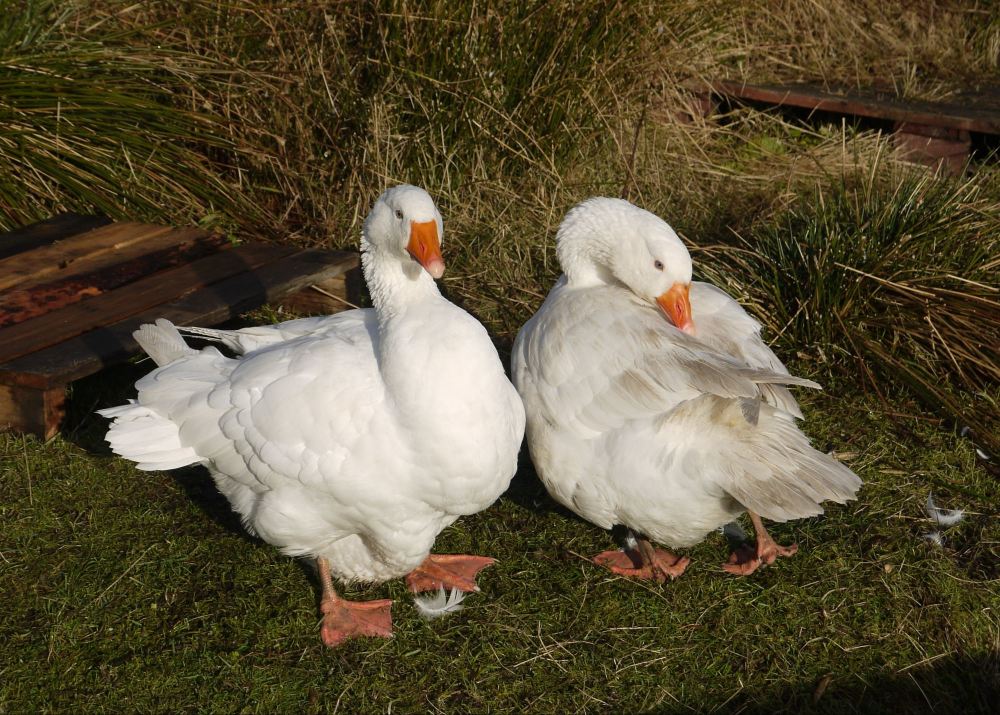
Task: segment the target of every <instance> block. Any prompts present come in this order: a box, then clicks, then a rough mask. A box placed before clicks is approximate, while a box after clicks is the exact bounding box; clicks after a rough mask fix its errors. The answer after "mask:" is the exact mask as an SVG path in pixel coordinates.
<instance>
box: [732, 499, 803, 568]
mask: <svg viewBox="0 0 1000 715" xmlns="http://www.w3.org/2000/svg"><path fill="white" fill-rule="evenodd" d="M747 514H749V515H750V521H751V522H752V523H753V530H754V534H755V535H756V537H757V548H756V550H754V549H751V548H750V547H749V546H748V545H747V544H742V545H741V546H738V547H736V548H735V549H733V553H732V555H731V556H730V557H729V562H728V563H725V564H722V568H723V570H725V571H728V572H729V573H731V574H736V575H737V576H749V575H750V574H752V573H753V572H754V571H756V570H757V569H758V568H759V567H760V566H762V565H765V564H773V563H774V562H775V560H776V559H777V558H778V557H779V556H792V555H794V554H795V552H796V551H798V550H799V546H798V544H792V545H791V546H782V545H781V544H779V543H777V542H776V541H775V540H774V539H772V538H771V535H770V534H769V533H767V529H765V528H764V522H763V521H761V518H760V515H758V514H757V513H756V512H752V511H747Z"/></svg>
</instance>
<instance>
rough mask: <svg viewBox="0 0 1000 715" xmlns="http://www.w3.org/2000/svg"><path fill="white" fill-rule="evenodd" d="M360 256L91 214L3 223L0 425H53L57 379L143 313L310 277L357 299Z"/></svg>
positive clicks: (271, 291)
mask: <svg viewBox="0 0 1000 715" xmlns="http://www.w3.org/2000/svg"><path fill="white" fill-rule="evenodd" d="M359 263H360V261H359V257H358V255H357V254H356V253H342V252H332V251H322V250H301V249H297V248H292V247H282V246H277V245H264V244H246V245H242V246H239V247H237V248H232V247H231V246H230V244H229V243H228V242H227V241H226V240H225V239H224V238H223V237H221V236H218V235H214V234H210V233H208V232H205V231H202V230H200V229H194V228H186V229H173V228H170V227H167V226H152V225H149V224H141V223H116V224H109V223H108V221H107V219H104V218H102V217H93V216H77V215H65V216H58V217H56V218H54V219H51V220H49V221H44V222H42V223H39V224H36V225H33V226H28V227H25V228H23V229H18V230H17V231H14V232H11V233H8V234H4V235H0V363H2V364H0V428H5V427H6V428H12V429H15V430H19V431H21V432H31V433H34V434H37V435H39V436H41V437H43V438H48V437H51V436H52V435H54V434H55V433H56V432H57V431H58V427H59V424H60V422H61V421H62V417H63V414H64V402H65V388H66V385H67V384H69V383H70V382H72V381H73V380H75V379H78V378H80V377H84V376H86V375H90V374H93V373H94V372H97V371H98V370H100V369H101V368H102V367H105V366H107V365H111V364H113V363H116V362H120V361H122V360H125V359H127V358H128V357H130V356H132V355H134V354H135V353H136V352H137V348H138V346H137V345H136V343H135V341H134V339H133V338H132V333H133V332H134V331H135V330H136V328H138V327H139V325H141V324H142V323H146V322H151V321H153V320H156V319H157V318H167V319H168V320H171V321H173V322H174V323H176V324H178V325H214V324H217V323H219V322H222V321H224V320H227V319H230V318H233V317H236V316H237V315H239V314H241V313H244V312H246V311H247V310H249V309H251V308H255V307H257V306H259V305H261V304H263V303H265V302H280V301H287V302H288V303H289V304H294V303H295V299H294V294H295V293H297V292H300V291H302V290H303V289H308V288H309V286H313V285H319V286H320V287H321V288H322V289H323V290H324V291H326V292H327V293H330V294H331V295H330V296H323V298H324V300H326V301H328V302H327V304H326V305H325V306H324V307H325V308H326V311H324V312H335V311H336V310H339V309H342V308H343V307H344V306H345V304H346V303H347V301H348V300H350V299H353V300H357V291H355V292H354V293H350V292H349V291H350V289H351V287H355V288H356V287H357V286H358V285H360V283H361V280H360V269H359ZM312 292H314V293H316V295H322V294H321V293H319V292H316V291H312ZM348 295H350V296H351V298H348ZM311 300H312V298H311V297H310V298H309V299H307V302H309V301H311Z"/></svg>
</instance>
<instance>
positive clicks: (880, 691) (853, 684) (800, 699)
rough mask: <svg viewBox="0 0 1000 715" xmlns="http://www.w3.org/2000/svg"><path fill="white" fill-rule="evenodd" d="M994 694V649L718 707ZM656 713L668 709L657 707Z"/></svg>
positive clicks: (993, 697) (963, 708)
mask: <svg viewBox="0 0 1000 715" xmlns="http://www.w3.org/2000/svg"><path fill="white" fill-rule="evenodd" d="M998 698H1000V652H997V651H988V652H984V653H978V654H968V655H956V656H948V657H945V658H939V659H938V660H935V661H933V662H929V663H927V664H926V665H923V666H918V667H914V668H910V669H909V670H906V671H904V672H897V673H882V674H871V675H864V676H858V675H847V676H838V675H837V674H835V673H831V674H830V675H829V676H824V677H823V678H821V679H820V680H819V681H816V682H802V683H799V684H797V685H793V686H789V687H787V688H783V689H779V690H777V691H776V692H774V693H771V694H768V695H767V696H764V697H761V696H760V695H755V696H750V697H748V698H747V699H746V700H744V701H743V702H742V703H741V702H739V698H736V699H734V700H733V701H732V702H730V703H728V704H727V705H726V706H725V707H724V708H723V709H722V710H721V711H723V712H734V713H735V712H740V713H762V714H763V713H838V714H839V713H907V714H910V713H994V712H996V705H997V702H998V700H997V699H998ZM657 712H664V713H666V712H672V711H670V710H661V711H657Z"/></svg>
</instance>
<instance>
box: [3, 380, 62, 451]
mask: <svg viewBox="0 0 1000 715" xmlns="http://www.w3.org/2000/svg"><path fill="white" fill-rule="evenodd" d="M65 402H66V389H65V387H64V386H63V385H56V386H55V387H51V388H48V389H42V390H38V389H34V388H31V387H21V386H18V385H0V429H11V430H15V431H17V432H24V433H26V434H34V435H38V436H39V437H41V438H42V439H49V438H51V437H53V436H55V434H56V432H58V431H59V424H60V423H61V422H62V418H63V405H64V404H65Z"/></svg>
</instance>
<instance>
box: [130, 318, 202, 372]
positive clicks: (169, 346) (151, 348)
mask: <svg viewBox="0 0 1000 715" xmlns="http://www.w3.org/2000/svg"><path fill="white" fill-rule="evenodd" d="M132 337H133V338H135V341H136V342H137V343H139V347H141V348H142V349H143V350H145V351H146V354H147V355H149V357H151V358H153V362H155V363H156V364H157V365H160V366H163V365H169V364H170V363H172V362H174V361H175V360H177V359H179V358H182V357H184V356H185V355H192V354H194V353H196V352H197V350H195V349H194V348H191V347H189V346H188V344H187V343H185V342H184V338H182V337H181V334H180V333H179V332H178V331H177V328H176V327H174V324H173V323H171V322H170V321H169V320H164V319H163V318H160V319H159V320H157V321H156V323H155V324H153V323H146V324H144V325H141V326H139V329H138V330H136V331H135V332H134V333H132Z"/></svg>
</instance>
